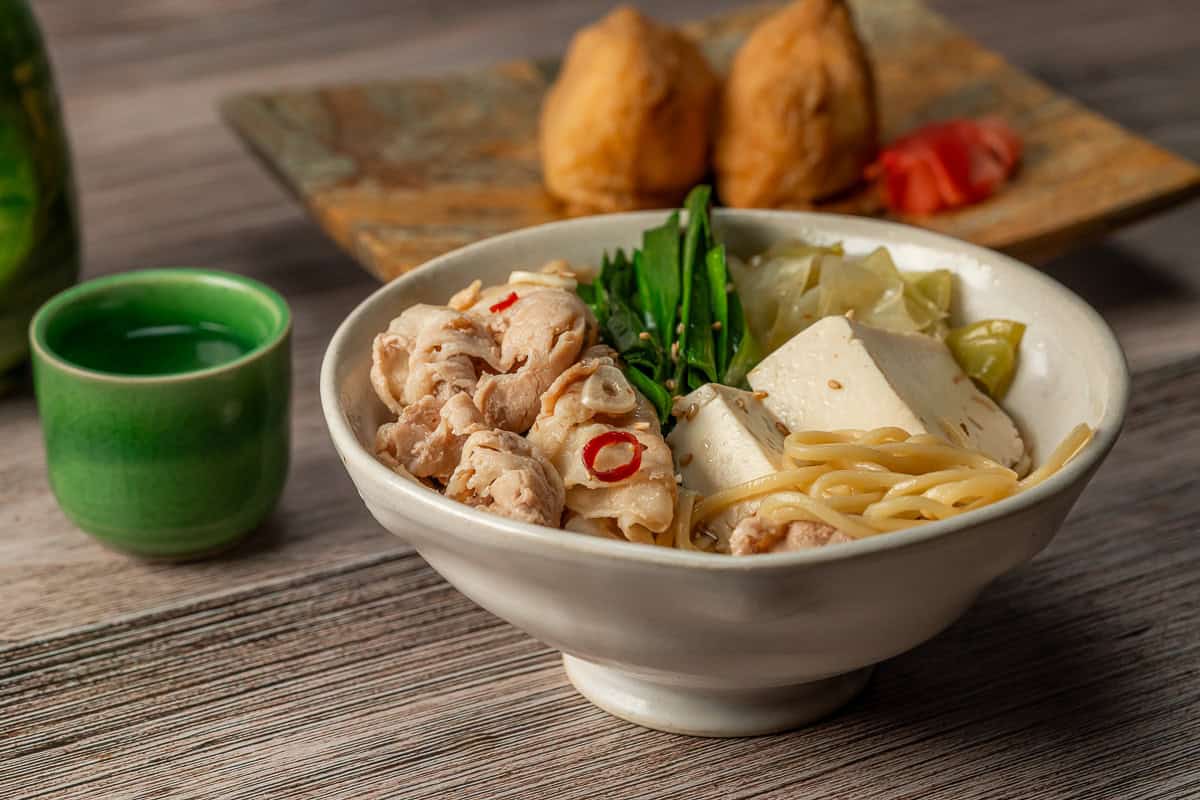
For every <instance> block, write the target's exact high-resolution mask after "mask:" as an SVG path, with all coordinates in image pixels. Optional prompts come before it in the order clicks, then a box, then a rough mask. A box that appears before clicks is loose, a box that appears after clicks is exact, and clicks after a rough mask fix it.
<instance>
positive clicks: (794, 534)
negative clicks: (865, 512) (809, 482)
mask: <svg viewBox="0 0 1200 800" xmlns="http://www.w3.org/2000/svg"><path fill="white" fill-rule="evenodd" d="M850 541H853V540H852V539H851V538H850V537H849V536H847V535H846V534H844V533H842V532H841V531H839V530H837V529H836V528H834V527H832V526H830V525H826V524H825V523H823V522H811V521H808V520H798V521H796V522H771V521H770V520H767V519H764V518H762V517H760V516H758V515H757V514H755V515H753V516H749V517H745V518H744V519H742V521H741V522H739V523H738V524H737V527H736V528H734V529H733V534H732V535H731V536H730V537H729V552H730V553H732V554H733V555H735V556H751V555H755V554H756V553H790V552H794V551H796V550H810V549H812V548H814V547H824V546H825V545H827V544H840V543H842V542H850Z"/></svg>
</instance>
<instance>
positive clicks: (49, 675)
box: [0, 0, 1200, 800]
mask: <svg viewBox="0 0 1200 800" xmlns="http://www.w3.org/2000/svg"><path fill="white" fill-rule="evenodd" d="M608 5H609V4H608V3H607V2H600V0H566V1H565V2H557V3H548V2H547V3H542V2H533V1H532V0H522V1H521V2H513V3H506V4H499V3H483V2H467V0H439V2H438V3H436V4H435V3H426V2H417V1H416V0H337V2H334V0H311V1H310V2H305V3H295V2H285V0H206V2H202V3H200V2H197V3H182V2H178V1H177V0H119V1H116V0H115V1H114V2H109V3H103V4H100V3H88V2H84V0H35V3H34V6H35V10H36V11H37V12H38V14H39V15H40V16H41V18H42V20H43V23H44V26H45V28H46V32H47V35H48V38H49V43H50V47H51V52H52V56H53V59H54V61H55V64H56V66H57V68H58V73H59V78H60V83H61V85H62V88H63V90H64V96H65V102H66V108H67V118H68V122H69V124H70V131H71V134H72V138H73V142H74V148H75V154H76V159H77V164H78V167H79V174H80V183H81V190H82V200H83V210H84V221H85V231H86V235H87V264H86V269H85V272H86V274H87V275H89V276H92V275H98V274H103V273H109V272H113V271H117V270H124V269H132V268H138V267H148V266H161V265H171V264H195V265H202V266H212V267H218V268H223V269H230V270H233V271H237V272H241V273H244V274H248V275H253V276H254V277H256V278H259V279H261V280H264V281H267V282H268V283H270V284H272V285H273V286H275V287H276V288H278V289H279V290H280V291H282V292H283V293H284V295H285V296H286V297H287V298H288V300H289V302H290V303H291V304H292V307H293V309H294V311H295V318H296V336H295V360H296V364H295V366H296V370H295V378H294V380H295V383H294V386H293V389H294V396H295V400H296V402H295V407H294V416H295V419H294V426H293V432H294V451H293V466H292V471H291V475H290V480H289V485H288V488H287V491H286V493H285V495H284V498H283V502H282V504H281V506H280V508H279V510H278V512H277V513H276V514H275V515H274V516H273V517H272V518H271V520H270V521H269V522H268V523H267V524H266V525H265V526H264V528H263V529H262V530H261V531H259V532H258V533H257V534H256V535H255V536H254V537H253V538H252V539H250V540H249V541H248V542H247V543H246V544H245V545H244V546H243V547H242V548H240V549H239V550H238V551H236V552H234V553H231V554H228V555H227V556H225V557H223V558H221V559H218V560H214V561H207V562H200V563H197V564H188V565H181V566H167V565H162V564H148V563H143V562H139V561H135V560H132V559H128V558H126V557H124V556H121V555H119V554H116V553H112V552H109V551H107V550H105V549H103V548H101V547H99V546H98V545H96V544H95V543H93V542H92V541H91V540H90V539H89V538H88V537H86V536H85V535H83V534H82V533H80V532H79V531H77V530H75V529H74V528H73V527H72V526H71V525H70V523H69V522H67V520H66V519H65V518H64V517H63V516H62V514H61V513H60V512H59V511H58V509H57V507H56V505H55V504H54V501H53V498H52V496H51V495H50V492H49V488H48V486H47V484H46V480H45V476H44V464H43V457H42V447H41V442H40V431H39V430H38V426H37V415H36V410H35V406H34V401H33V398H32V395H31V393H30V391H29V390H28V389H25V390H24V391H21V392H18V393H17V394H15V395H9V396H7V397H3V398H0V798H4V800H8V799H9V798H14V799H15V798H32V797H53V798H68V799H69V800H76V799H77V798H86V799H88V800H90V799H91V798H104V799H107V798H177V797H178V798H220V800H227V799H229V800H232V799H235V798H281V797H288V798H292V797H299V798H308V797H313V798H317V797H319V798H374V797H389V798H421V797H444V798H468V797H478V798H506V797H512V798H523V799H525V798H573V797H580V798H582V797H589V798H624V797H639V798H640V797H645V798H658V797H662V798H666V797H678V798H689V799H690V798H695V799H697V800H707V799H708V798H749V797H767V798H791V797H806V798H807V797H812V798H837V799H838V800H841V799H842V798H855V799H856V800H857V799H858V798H888V799H889V800H891V799H896V798H913V799H916V798H919V799H920V800H928V799H940V798H950V799H952V800H975V799H976V798H1005V799H1007V798H1022V799H1024V798H1034V797H1037V798H1097V799H1100V798H1102V799H1103V800H1110V799H1115V800H1125V799H1126V798H1128V799H1129V800H1147V799H1153V800H1177V799H1178V798H1189V797H1200V772H1197V769H1196V765H1197V763H1200V696H1198V695H1200V588H1198V586H1200V581H1198V580H1197V578H1196V575H1197V572H1198V570H1200V485H1197V480H1198V478H1197V476H1198V475H1200V438H1198V434H1197V431H1198V430H1200V425H1198V424H1197V423H1200V400H1198V399H1197V398H1200V266H1198V264H1197V257H1196V248H1197V245H1198V244H1200V240H1198V239H1197V234H1196V232H1197V231H1198V230H1200V206H1198V205H1197V204H1196V203H1192V204H1191V205H1188V206H1185V207H1183V208H1180V209H1178V210H1176V211H1174V212H1172V213H1170V214H1168V215H1165V216H1161V217H1158V218H1156V219H1155V220H1153V221H1151V222H1148V223H1145V224H1142V225H1139V226H1136V227H1134V228H1131V229H1129V230H1127V231H1126V232H1123V233H1121V234H1119V235H1117V236H1113V237H1109V238H1108V239H1106V240H1104V241H1103V242H1102V243H1099V244H1096V245H1094V246H1091V247H1088V248H1086V249H1083V250H1080V251H1077V252H1075V253H1072V254H1070V255H1068V256H1065V257H1062V258H1059V259H1056V260H1054V261H1052V262H1050V263H1049V264H1048V265H1047V269H1048V270H1049V271H1050V272H1051V274H1053V275H1055V276H1056V277H1058V278H1059V279H1060V280H1062V281H1064V282H1065V283H1067V284H1068V285H1069V286H1071V287H1072V288H1074V289H1075V290H1076V291H1078V292H1080V293H1081V294H1082V295H1083V296H1084V297H1085V298H1087V299H1088V300H1089V301H1090V302H1092V303H1093V304H1094V305H1095V306H1096V307H1097V308H1098V309H1099V310H1100V311H1101V313H1103V314H1104V316H1105V317H1106V318H1107V319H1108V320H1109V322H1110V323H1112V324H1113V325H1114V327H1115V328H1116V330H1117V332H1118V334H1119V336H1120V338H1121V340H1122V342H1123V344H1124V345H1125V347H1126V350H1127V353H1128V356H1129V359H1130V362H1131V365H1132V367H1133V369H1134V371H1135V373H1136V376H1137V377H1136V381H1135V388H1134V405H1133V411H1132V416H1131V419H1130V422H1129V425H1128V427H1127V429H1126V433H1125V435H1124V436H1123V438H1122V440H1121V441H1120V442H1119V443H1118V445H1117V448H1116V450H1115V451H1114V453H1113V456H1112V458H1111V459H1110V460H1109V461H1108V462H1107V464H1106V465H1105V467H1104V468H1103V469H1102V470H1101V471H1100V473H1099V474H1098V476H1097V478H1096V481H1095V483H1094V484H1093V485H1092V486H1091V487H1090V488H1089V489H1088V490H1087V492H1086V493H1085V495H1084V497H1083V499H1082V500H1081V503H1080V505H1079V507H1078V508H1077V509H1076V511H1075V512H1074V513H1073V514H1072V516H1071V518H1070V520H1069V522H1068V524H1067V527H1066V529H1065V530H1064V531H1063V532H1062V534H1061V535H1060V536H1059V537H1058V539H1057V540H1056V541H1055V543H1054V544H1053V545H1052V546H1051V547H1050V549H1049V550H1048V551H1047V552H1046V553H1045V554H1043V555H1042V556H1041V557H1039V558H1038V559H1037V560H1036V561H1035V562H1034V563H1033V564H1032V565H1030V566H1029V567H1027V568H1025V569H1023V570H1021V571H1019V572H1017V573H1015V574H1013V575H1010V576H1007V577H1005V578H1003V579H1001V580H1000V581H998V582H997V583H996V584H995V586H993V587H992V588H991V589H990V590H989V591H988V592H987V593H985V595H984V596H983V598H982V599H981V600H980V602H979V603H978V604H977V606H976V607H975V608H974V609H973V610H972V611H971V612H970V613H969V614H968V615H967V616H966V617H964V619H963V620H961V621H960V622H959V623H958V624H957V625H955V626H954V627H953V628H951V629H950V630H949V631H948V632H947V633H945V634H944V635H942V636H940V637H938V638H937V639H935V640H933V641H932V642H930V643H928V644H926V645H924V646H922V647H920V648H918V649H916V650H914V651H913V652H911V653H908V654H906V655H903V656H900V657H899V658H896V659H894V660H893V661H891V662H889V663H887V664H885V665H884V666H883V667H882V668H881V669H880V670H878V672H877V676H876V678H875V679H874V681H873V683H872V684H871V686H870V687H869V688H868V690H867V692H866V694H864V695H863V697H862V698H860V699H859V700H857V701H856V702H855V703H854V704H853V705H852V706H850V707H849V708H848V709H846V710H845V711H844V712H843V713H841V714H839V715H838V716H836V717H834V718H833V719H831V720H829V721H828V722H825V723H822V724H819V725H817V726H814V727H812V728H808V729H805V730H802V731H799V732H796V733H792V734H787V735H782V736H772V737H764V738H760V739H754V740H741V741H737V740H733V741H706V740H692V739H686V738H682V737H675V736H670V735H666V734H658V733H652V732H649V731H644V730H641V729H638V728H635V727H633V726H630V725H627V724H625V723H621V722H618V721H616V720H613V719H611V718H609V717H607V716H606V715H604V714H603V713H602V712H599V711H597V710H596V709H594V708H592V707H591V706H590V705H588V704H587V703H586V702H584V701H583V700H581V699H579V698H578V697H577V696H576V695H575V694H574V693H573V691H572V690H571V689H570V688H569V686H568V685H567V684H566V682H565V679H564V678H563V676H562V673H561V670H560V668H559V666H558V662H557V659H556V658H555V656H554V655H553V654H552V653H551V652H549V651H548V650H547V649H546V648H545V647H543V646H542V645H540V644H538V643H537V642H534V641H532V640H530V639H528V638H527V637H525V636H524V635H522V634H520V633H519V632H517V631H515V630H513V629H512V628H511V627H509V626H508V625H506V624H505V623H503V622H500V621H499V620H497V619H496V618H494V617H492V616H490V615H489V614H487V613H485V612H483V611H481V610H479V609H477V608H476V607H474V606H473V605H471V604H470V603H469V602H468V601H467V600H466V599H464V598H463V597H462V596H461V595H459V594H458V593H457V592H456V591H454V590H453V589H451V588H449V587H448V586H447V585H446V584H445V583H444V582H443V581H442V580H441V579H440V578H439V577H438V576H437V575H436V574H434V573H433V572H432V571H431V570H429V569H428V567H426V566H425V565H424V564H423V562H421V561H420V559H419V558H417V557H416V556H415V555H414V554H413V553H412V552H411V551H410V550H409V549H408V548H407V547H405V546H403V545H402V544H401V543H400V542H398V541H397V540H395V539H393V538H391V537H389V536H387V535H386V534H385V533H384V532H382V531H381V530H380V529H379V528H378V526H377V525H375V523H374V522H373V521H372V520H371V519H370V517H369V516H368V514H367V512H366V511H365V509H363V507H362V504H361V502H360V501H359V499H358V497H357V495H356V494H355V492H354V489H353V487H352V485H351V484H350V482H349V480H348V479H347V478H346V477H345V476H344V474H343V470H342V468H341V465H340V464H339V462H338V460H337V457H336V455H335V454H334V452H333V449H332V446H331V445H330V444H329V442H328V438H327V436H326V434H325V430H324V424H323V422H322V421H321V419H320V416H319V409H318V405H317V398H316V376H317V369H318V366H319V361H320V356H321V353H322V351H323V348H324V346H325V343H326V342H327V341H328V338H329V336H330V334H331V333H332V331H333V328H334V327H335V326H336V324H337V323H338V321H340V319H341V318H342V317H343V316H344V315H345V314H346V313H347V312H348V311H349V310H350V308H352V307H353V306H354V304H356V303H357V302H358V301H359V300H360V299H361V298H362V297H363V296H365V295H366V293H367V292H369V291H371V289H373V288H374V286H375V285H376V284H375V282H374V281H373V280H372V279H371V278H369V277H368V276H366V275H365V274H363V273H362V272H360V271H359V270H356V269H354V268H353V265H352V263H351V262H350V260H349V258H348V257H347V256H346V255H344V254H343V253H342V252H341V251H340V250H338V249H337V248H335V247H334V246H333V245H332V244H330V243H329V242H328V241H327V240H326V239H325V238H324V236H323V235H322V234H321V233H320V232H319V231H318V230H316V228H315V227H314V226H312V225H311V224H310V223H309V222H308V221H307V220H306V219H305V217H304V215H303V213H302V212H301V210H300V209H298V208H297V207H295V206H294V204H293V203H292V202H291V201H290V200H289V199H288V198H287V197H286V196H285V195H284V193H283V192H282V191H281V190H280V189H279V188H278V187H277V186H276V185H275V184H274V183H273V181H272V180H271V179H270V178H269V177H268V176H266V175H265V174H263V173H262V171H261V169H260V167H259V166H258V165H257V164H256V163H254V162H253V160H252V159H250V158H249V157H248V156H247V155H246V154H245V153H244V152H243V150H242V149H241V147H240V145H239V143H238V142H237V141H236V140H235V138H234V137H233V136H231V135H230V134H229V132H228V131H227V130H225V129H224V128H223V127H222V123H221V121H220V119H219V117H218V115H217V113H216V111H215V104H216V102H217V101H218V99H219V98H220V97H223V96H225V95H227V94H230V93H234V92H244V91H250V90H253V89H255V88H257V87H261V86H265V85H285V84H292V85H296V86H305V85H311V84H314V83H317V82H334V83H352V82H361V81H363V80H368V79H376V78H381V77H385V78H386V77H396V76H404V75H418V74H424V75H428V74H435V73H439V72H444V71H446V70H449V69H456V68H460V67H464V66H481V65H485V64H488V63H492V62H495V61H502V60H510V59H516V58H521V57H526V56H543V55H548V54H552V53H554V52H556V51H558V50H560V49H561V47H562V46H563V44H564V43H565V41H566V39H567V37H568V36H569V34H570V32H571V31H572V30H574V29H575V28H577V27H578V26H579V25H581V24H584V23H586V22H587V21H589V20H591V19H594V18H595V17H597V16H599V15H601V14H602V13H603V12H604V11H605V10H606V9H607V7H608ZM642 5H643V6H644V7H645V8H646V9H647V10H648V11H651V12H652V13H655V14H656V15H658V16H660V17H662V18H664V19H672V20H680V19H685V18H688V17H693V16H695V15H696V7H695V6H694V5H692V4H688V3H685V2H681V1H680V0H660V1H659V2H644V3H642ZM732 5H733V4H732V3H722V2H714V3H706V4H705V9H706V10H719V9H721V8H729V7H731V6H732ZM936 6H937V8H938V9H939V10H940V11H941V12H943V13H944V14H946V15H947V17H949V18H950V19H951V20H952V21H953V22H954V23H955V24H956V25H959V26H960V27H962V28H963V29H964V30H966V31H967V32H968V33H969V34H970V35H971V36H973V37H974V38H977V39H979V40H980V41H981V42H983V43H984V44H985V45H987V46H988V47H990V48H993V49H995V50H996V51H998V52H1000V53H1002V54H1003V55H1004V56H1005V57H1006V58H1008V59H1009V60H1010V61H1012V62H1013V63H1014V64H1016V65H1018V66H1020V67H1021V68H1023V69H1026V70H1027V71H1029V72H1030V73H1031V74H1033V75H1035V76H1037V77H1038V78H1039V79H1041V80H1044V81H1045V82H1047V83H1048V84H1049V85H1051V86H1053V87H1054V89H1055V90H1056V91H1059V92H1062V93H1065V94H1068V95H1072V96H1075V97H1078V98H1079V99H1080V100H1081V101H1083V102H1084V103H1086V104H1087V105H1089V106H1091V107H1094V108H1096V109H1097V110H1098V111H1100V112H1102V113H1104V114H1105V115H1107V116H1110V117H1113V118H1114V119H1116V120H1117V121H1118V122H1120V123H1121V124H1122V125H1125V126H1127V127H1129V128H1130V129H1131V130H1134V131H1136V132H1137V133H1139V134H1142V135H1145V136H1147V137H1149V138H1150V139H1151V140H1153V141H1154V142H1155V143H1156V144H1158V145H1161V146H1163V147H1166V148H1170V149H1172V150H1176V151H1178V152H1180V153H1181V154H1183V155H1184V156H1186V157H1188V158H1190V159H1192V160H1196V159H1198V158H1200V125H1198V120H1197V117H1196V106H1195V87H1196V86H1198V85H1200V55H1198V54H1200V5H1197V4H1195V3H1187V4H1184V3H1177V2H1172V0H1145V2H1142V3H1139V4H1137V5H1136V6H1134V5H1131V4H1129V3H1127V2H1116V0H1066V1H1065V2H1058V3H1037V2H1032V0H1028V1H1027V2H1014V3H1007V4H998V3H995V2H994V0H953V2H951V0H945V2H939V3H937V4H936Z"/></svg>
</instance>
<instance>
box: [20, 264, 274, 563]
mask: <svg viewBox="0 0 1200 800" xmlns="http://www.w3.org/2000/svg"><path fill="white" fill-rule="evenodd" d="M29 339H30V346H31V350H32V353H33V374H34V388H35V391H36V393H37V403H38V412H39V414H40V416H41V421H42V429H43V433H44V436H45V441H46V461H47V466H48V468H49V473H50V485H51V488H52V489H53V491H54V495H55V497H56V498H57V499H58V502H59V504H60V505H61V506H62V508H63V511H65V512H66V514H67V516H68V517H70V518H71V520H72V521H74V522H75V524H77V525H78V526H79V527H80V528H82V529H83V530H85V531H87V532H88V533H91V534H92V535H93V536H95V537H96V538H98V539H100V540H101V541H102V542H104V543H105V544H109V545H112V546H113V547H116V548H119V549H121V550H124V551H127V552H130V553H135V554H137V555H142V556H151V557H163V558H195V557H199V556H203V555H206V554H209V553H213V552H216V551H219V550H222V549H224V548H226V547H229V546H230V545H232V544H233V543H235V542H236V541H237V540H238V539H239V538H241V537H242V536H243V535H244V534H246V533H248V532H249V531H251V530H252V529H254V527H255V526H257V525H258V523H259V522H261V521H262V519H263V518H264V517H265V516H266V515H267V514H268V513H269V512H270V510H271V509H272V507H273V506H274V505H275V503H276V501H277V500H278V499H279V494H280V492H281V491H282V489H283V483H284V478H285V476H286V473H287V465H288V426H289V406H290V392H291V375H290V372H291V361H290V359H291V315H290V313H289V311H288V307H287V303H286V302H284V300H283V298H282V297H280V296H279V295H278V294H277V293H275V292H274V291H272V290H271V289H270V288H268V287H267V286H264V285H263V284H261V283H258V282H257V281H253V280H249V279H247V278H243V277H240V276H237V275H230V274H227V273H222V272H215V271H210V270H199V269H156V270H144V271H138V272H127V273H123V274H119V275H113V276H110V277H105V278H99V279H96V280H92V281H88V282H87V283H83V284H80V285H79V286H76V287H74V288H72V289H68V290H67V291H65V292H62V293H61V294H59V295H57V296H56V297H54V298H52V299H51V300H49V301H48V302H47V303H46V304H45V305H43V306H42V307H41V309H40V310H39V311H38V312H37V314H36V315H35V316H34V318H33V322H32V323H31V324H30V327H29Z"/></svg>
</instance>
